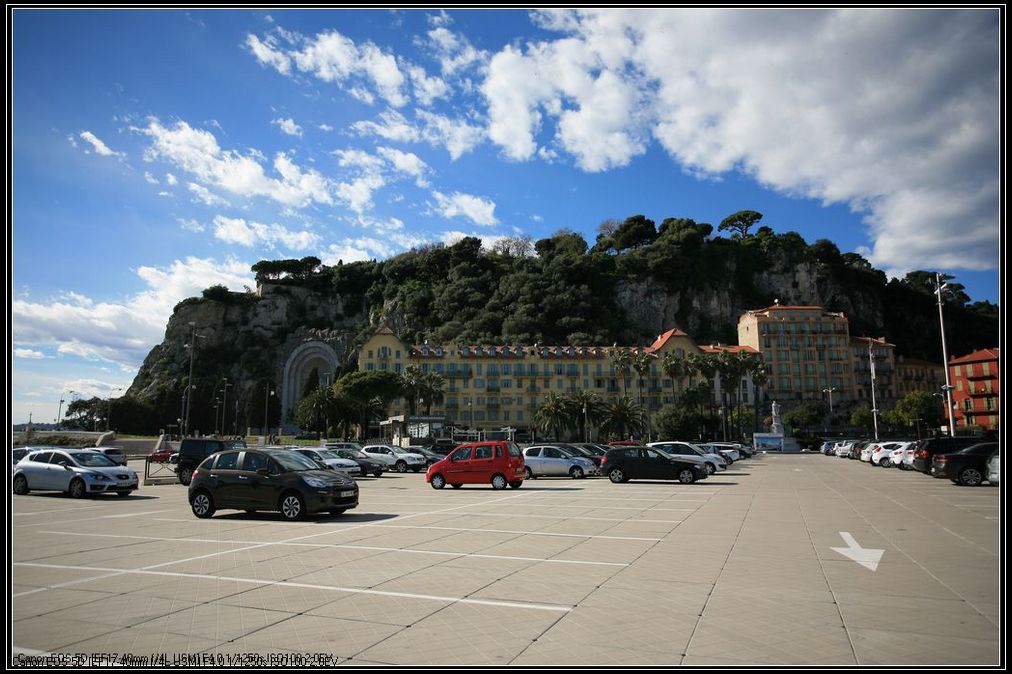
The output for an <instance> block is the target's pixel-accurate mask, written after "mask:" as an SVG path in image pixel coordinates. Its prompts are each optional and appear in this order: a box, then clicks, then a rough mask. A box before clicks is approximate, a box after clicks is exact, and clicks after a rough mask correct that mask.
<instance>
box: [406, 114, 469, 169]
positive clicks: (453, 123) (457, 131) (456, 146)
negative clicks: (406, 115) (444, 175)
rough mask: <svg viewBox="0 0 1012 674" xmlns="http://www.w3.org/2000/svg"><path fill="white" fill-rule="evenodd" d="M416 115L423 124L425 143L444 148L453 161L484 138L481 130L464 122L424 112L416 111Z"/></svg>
mask: <svg viewBox="0 0 1012 674" xmlns="http://www.w3.org/2000/svg"><path fill="white" fill-rule="evenodd" d="M416 114H417V116H418V118H419V119H421V120H422V121H423V122H424V123H425V127H424V129H423V130H422V137H423V138H425V140H426V142H428V143H429V144H430V145H432V146H434V147H445V148H446V151H447V152H449V153H450V159H452V160H454V161H455V160H457V159H459V158H460V156H461V155H462V154H464V153H465V152H468V151H470V150H471V149H472V148H474V146H476V145H477V144H478V143H480V142H481V141H482V140H483V139H484V138H485V130H484V129H483V128H481V127H480V126H474V125H472V124H468V123H467V122H466V121H464V120H461V119H456V120H454V119H450V118H449V117H446V116H444V115H439V114H436V113H434V112H428V111H426V110H418V111H417V112H416Z"/></svg>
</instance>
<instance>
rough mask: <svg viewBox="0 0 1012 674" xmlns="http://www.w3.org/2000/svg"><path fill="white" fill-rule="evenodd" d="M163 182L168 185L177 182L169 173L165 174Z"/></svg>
mask: <svg viewBox="0 0 1012 674" xmlns="http://www.w3.org/2000/svg"><path fill="white" fill-rule="evenodd" d="M165 182H166V183H168V184H169V185H175V184H176V183H178V182H179V180H177V179H176V176H174V175H172V174H171V173H166V174H165Z"/></svg>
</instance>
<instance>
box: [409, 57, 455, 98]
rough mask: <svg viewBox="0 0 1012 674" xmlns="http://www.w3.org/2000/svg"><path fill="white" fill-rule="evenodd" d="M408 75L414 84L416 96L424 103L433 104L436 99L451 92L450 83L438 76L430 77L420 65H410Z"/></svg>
mask: <svg viewBox="0 0 1012 674" xmlns="http://www.w3.org/2000/svg"><path fill="white" fill-rule="evenodd" d="M407 70H408V76H409V77H410V78H411V84H412V85H414V89H415V98H417V99H418V102H419V103H421V104H422V105H432V102H433V101H435V100H436V99H439V98H443V97H445V96H447V95H449V93H450V87H449V85H448V84H447V83H446V82H444V81H443V80H441V79H439V78H438V77H429V76H428V75H426V74H425V69H424V68H421V67H419V66H409V67H408V69H407Z"/></svg>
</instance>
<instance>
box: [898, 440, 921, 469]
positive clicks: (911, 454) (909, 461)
mask: <svg viewBox="0 0 1012 674" xmlns="http://www.w3.org/2000/svg"><path fill="white" fill-rule="evenodd" d="M920 446H921V441H920V440H918V441H917V442H911V443H910V444H909V445H908V446H907V448H906V449H904V450H903V464H902V465H901V466H900V468H901V469H903V470H916V468H914V459H915V458H916V457H917V448H918V447H920Z"/></svg>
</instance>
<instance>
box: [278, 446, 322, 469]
mask: <svg viewBox="0 0 1012 674" xmlns="http://www.w3.org/2000/svg"><path fill="white" fill-rule="evenodd" d="M270 455H271V456H272V457H274V460H275V461H277V462H278V463H279V464H281V469H282V470H284V471H285V472H289V471H300V470H319V469H320V465H319V464H318V463H316V462H315V461H313V460H312V459H310V458H309V457H308V456H303V455H302V454H299V453H298V452H292V451H286V450H276V451H272V452H270Z"/></svg>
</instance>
